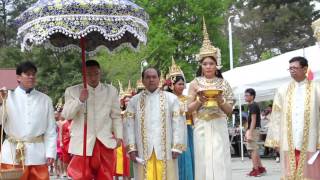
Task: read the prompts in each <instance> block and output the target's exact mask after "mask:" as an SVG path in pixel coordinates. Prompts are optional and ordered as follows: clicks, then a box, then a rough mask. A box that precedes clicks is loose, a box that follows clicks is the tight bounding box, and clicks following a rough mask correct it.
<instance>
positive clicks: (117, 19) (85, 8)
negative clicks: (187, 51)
mask: <svg viewBox="0 0 320 180" xmlns="http://www.w3.org/2000/svg"><path fill="white" fill-rule="evenodd" d="M148 18H149V17H148V14H147V13H146V12H145V11H144V9H142V8H141V7H139V6H137V5H136V4H134V3H133V2H132V1H129V0H39V1H38V2H36V3H35V4H33V5H32V6H31V7H30V8H29V9H27V10H26V11H25V12H23V13H22V14H21V15H20V16H19V17H18V18H17V19H16V21H17V24H18V25H19V27H20V28H19V29H18V39H19V40H20V41H21V48H22V50H31V49H32V47H33V46H35V45H44V47H45V48H49V49H52V50H53V51H58V52H64V51H67V50H70V49H77V50H81V52H82V73H83V84H84V88H87V83H86V66H85V58H86V54H88V55H93V54H94V53H96V52H97V51H98V50H99V49H100V47H106V48H107V49H108V51H110V52H111V51H114V50H116V49H119V48H121V47H130V48H133V49H138V47H139V44H140V43H143V44H146V41H147V37H146V33H147V31H148V25H147V21H148ZM85 114H86V113H85ZM85 116H86V115H85ZM86 119H87V118H86V117H85V124H84V146H83V154H84V157H86V136H87V123H86ZM84 162H85V161H84ZM83 172H85V169H84V171H83Z"/></svg>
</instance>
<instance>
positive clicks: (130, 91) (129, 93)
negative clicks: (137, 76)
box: [118, 80, 134, 99]
mask: <svg viewBox="0 0 320 180" xmlns="http://www.w3.org/2000/svg"><path fill="white" fill-rule="evenodd" d="M118 82H119V97H120V99H122V98H124V97H126V96H129V97H131V96H132V95H133V92H134V89H133V88H132V87H131V81H130V80H129V82H128V87H127V89H126V90H123V86H122V83H121V82H120V81H119V80H118Z"/></svg>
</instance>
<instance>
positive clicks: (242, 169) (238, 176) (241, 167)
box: [50, 158, 280, 180]
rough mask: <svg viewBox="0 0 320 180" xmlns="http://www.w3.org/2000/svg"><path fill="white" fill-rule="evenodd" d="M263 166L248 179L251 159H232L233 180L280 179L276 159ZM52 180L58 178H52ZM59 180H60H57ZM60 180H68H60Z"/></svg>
mask: <svg viewBox="0 0 320 180" xmlns="http://www.w3.org/2000/svg"><path fill="white" fill-rule="evenodd" d="M262 164H263V166H265V167H266V169H267V174H265V175H264V176H261V177H248V176H246V174H247V173H248V172H249V171H250V170H251V169H252V164H251V160H250V159H249V158H244V160H243V161H242V160H241V158H232V179H233V180H258V179H259V180H279V179H280V163H276V162H275V160H274V159H264V158H263V159H262ZM50 179H51V180H56V179H57V178H54V177H51V178H50ZM57 180H58V179H57ZM59 180H66V178H64V179H63V178H60V179H59Z"/></svg>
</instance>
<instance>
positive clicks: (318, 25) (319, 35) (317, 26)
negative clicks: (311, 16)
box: [311, 18, 320, 42]
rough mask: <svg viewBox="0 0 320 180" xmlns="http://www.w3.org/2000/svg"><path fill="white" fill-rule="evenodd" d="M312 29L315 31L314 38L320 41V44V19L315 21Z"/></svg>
mask: <svg viewBox="0 0 320 180" xmlns="http://www.w3.org/2000/svg"><path fill="white" fill-rule="evenodd" d="M311 27H312V29H313V31H314V37H315V38H316V39H317V40H318V42H320V18H319V19H318V20H316V21H314V22H313V23H312V25H311Z"/></svg>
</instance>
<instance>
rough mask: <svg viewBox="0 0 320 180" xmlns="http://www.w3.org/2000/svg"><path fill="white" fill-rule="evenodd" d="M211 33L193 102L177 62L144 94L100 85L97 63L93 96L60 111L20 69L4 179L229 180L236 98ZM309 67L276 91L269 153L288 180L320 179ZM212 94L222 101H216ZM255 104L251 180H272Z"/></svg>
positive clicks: (31, 71) (9, 102) (9, 112)
mask: <svg viewBox="0 0 320 180" xmlns="http://www.w3.org/2000/svg"><path fill="white" fill-rule="evenodd" d="M203 32H204V40H203V44H202V47H201V49H200V52H199V54H198V56H197V61H198V62H199V69H198V72H197V76H196V78H195V79H194V80H192V81H191V83H190V86H189V90H188V95H187V96H186V95H183V94H182V92H183V90H184V89H185V85H186V79H185V77H184V73H183V72H182V70H181V69H180V67H179V66H178V65H176V64H175V62H174V60H173V61H172V66H171V67H170V68H169V73H168V75H167V76H166V78H167V80H164V81H160V77H161V74H160V71H159V70H158V69H156V68H152V67H149V68H146V69H144V70H143V72H142V74H141V81H142V83H143V85H144V89H140V90H139V92H138V91H135V90H134V89H133V88H131V86H129V87H128V88H127V89H125V90H124V89H123V88H122V85H121V84H120V92H118V90H117V89H116V88H115V87H113V86H112V85H109V84H104V83H101V82H100V78H101V75H102V72H101V68H100V65H99V63H98V62H97V61H95V60H88V61H86V67H87V74H86V75H87V79H88V87H87V88H85V87H84V86H83V84H78V85H74V86H71V87H68V88H67V89H66V90H65V95H64V104H63V103H62V100H61V101H60V103H58V104H57V105H56V108H55V110H54V108H53V105H52V101H51V99H50V97H48V96H47V95H45V94H44V93H42V92H39V91H37V90H36V89H35V84H36V75H37V67H36V66H35V65H34V64H33V63H31V62H29V61H27V62H23V63H21V64H20V65H18V66H17V69H16V74H17V81H18V82H19V86H18V87H17V88H16V89H14V90H13V91H7V90H4V89H2V90H1V100H0V103H1V109H0V110H1V111H0V117H2V127H3V128H4V131H5V133H6V138H5V140H4V142H3V146H2V149H1V170H4V169H6V170H12V169H15V168H16V169H21V168H23V169H22V171H23V173H22V176H21V177H20V179H23V180H48V179H49V170H48V166H49V167H50V166H55V169H56V170H57V172H58V175H59V176H69V177H70V178H72V179H75V180H78V179H79V180H80V179H82V180H83V179H86V180H91V179H97V180H100V179H101V180H112V179H113V178H114V177H116V178H117V177H119V176H122V178H123V179H130V178H131V177H134V178H135V179H136V180H145V179H147V180H163V179H167V180H193V179H195V180H230V179H231V177H232V172H231V169H232V168H231V154H230V141H229V134H228V126H227V119H228V116H230V115H231V114H232V111H233V105H234V98H233V93H232V89H231V87H230V85H229V84H228V82H227V81H226V80H225V79H223V77H222V74H221V71H220V69H221V67H222V65H221V54H220V50H219V49H218V48H216V47H214V46H213V45H212V44H211V42H210V40H209V36H208V33H207V30H206V26H205V25H204V31H203ZM307 67H308V62H307V60H306V59H305V58H303V57H295V58H292V59H291V60H290V61H289V72H290V74H291V77H292V81H291V82H289V83H288V84H287V85H284V86H283V87H281V88H279V90H278V91H277V93H276V95H275V99H274V103H273V107H272V113H271V115H270V122H269V124H268V127H269V128H268V135H267V138H266V143H265V145H266V146H268V147H272V148H275V149H277V151H278V152H280V154H281V156H280V157H281V169H282V175H281V178H282V179H285V180H304V179H308V180H309V179H310V180H319V179H320V171H319V168H320V157H317V154H316V151H319V149H320V138H319V134H320V114H319V113H320V84H319V83H318V82H316V81H309V80H307V79H306V75H305V74H306V71H307ZM161 82H165V83H161ZM129 84H130V83H129ZM207 90H216V91H214V92H218V94H216V95H215V96H214V97H213V98H212V97H211V96H209V95H208V94H207V92H208V91H207ZM255 95H256V94H255V91H254V89H247V90H246V91H245V99H246V101H247V102H248V107H249V108H248V109H249V113H248V129H247V131H246V135H245V139H246V141H247V149H248V150H249V151H250V155H251V159H252V164H253V168H252V170H251V171H250V172H249V173H248V176H261V175H263V174H265V173H266V172H267V170H266V169H265V168H264V167H263V165H262V163H261V160H260V157H259V153H258V151H257V150H258V145H257V138H258V136H259V134H258V131H257V128H259V127H261V120H260V109H259V107H258V105H257V104H256V103H255V102H254V98H255ZM210 103H211V104H210ZM83 129H86V130H87V133H86V134H85V133H84V131H83ZM84 136H85V137H86V148H83V146H84ZM84 153H86V156H84ZM57 156H58V157H57ZM312 157H313V158H312ZM314 157H315V158H314ZM310 159H312V162H310Z"/></svg>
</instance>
